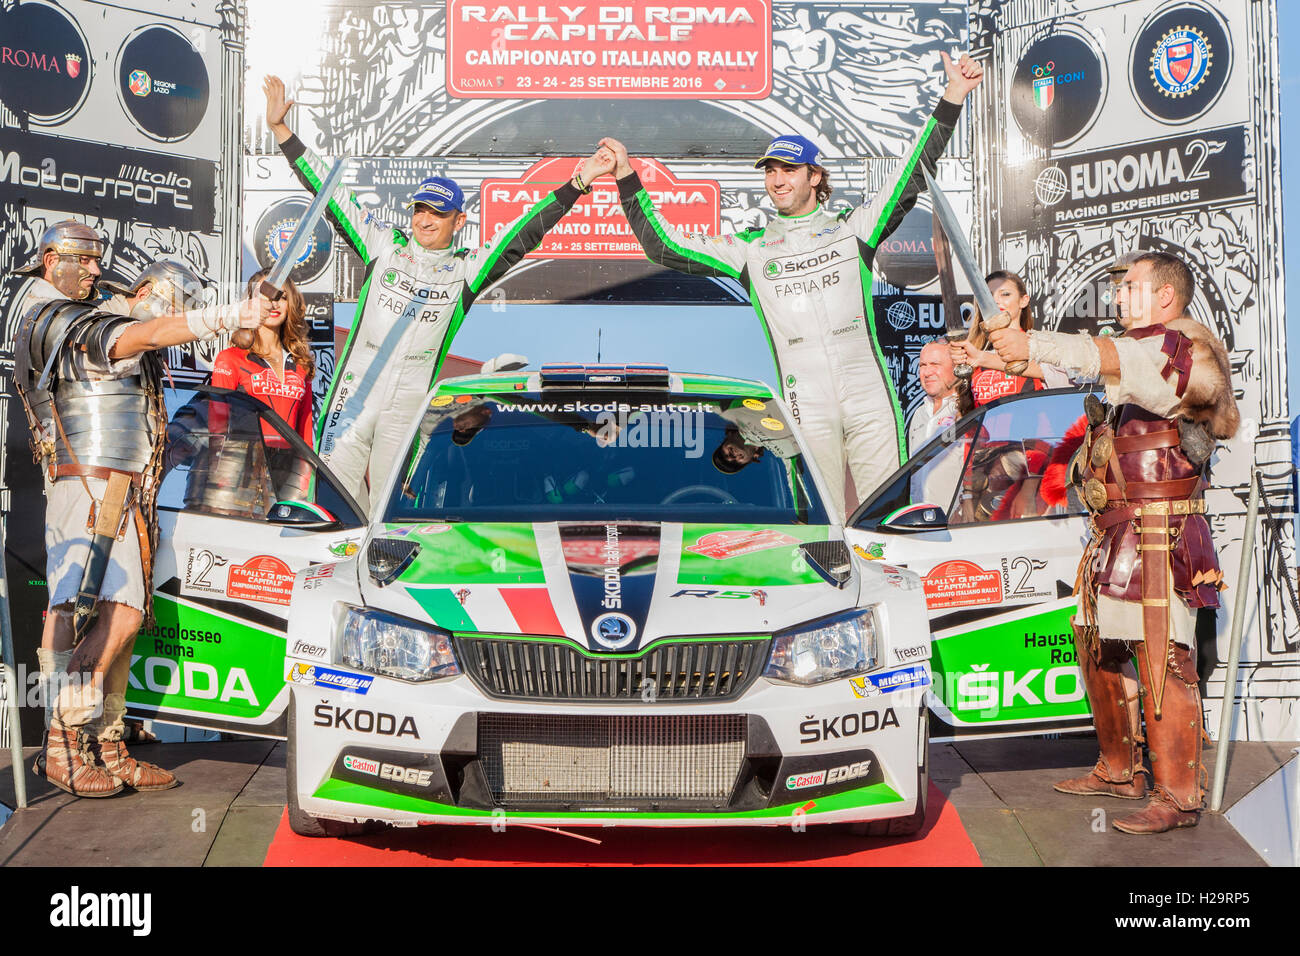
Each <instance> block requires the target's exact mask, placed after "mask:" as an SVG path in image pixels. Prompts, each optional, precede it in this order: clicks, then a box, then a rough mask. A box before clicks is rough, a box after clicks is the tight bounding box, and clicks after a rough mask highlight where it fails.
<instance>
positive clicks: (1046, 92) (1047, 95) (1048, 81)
mask: <svg viewBox="0 0 1300 956" xmlns="http://www.w3.org/2000/svg"><path fill="white" fill-rule="evenodd" d="M1055 97H1056V78H1055V77H1053V76H1045V77H1043V78H1042V79H1041V80H1034V105H1035V106H1037V107H1038V108H1039V109H1040V110H1044V111H1045V110H1046V109H1047V108H1048V107H1049V106H1051V105H1052V100H1053V99H1054V98H1055Z"/></svg>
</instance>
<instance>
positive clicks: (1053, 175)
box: [1034, 166, 1070, 206]
mask: <svg viewBox="0 0 1300 956" xmlns="http://www.w3.org/2000/svg"><path fill="white" fill-rule="evenodd" d="M1069 191H1070V183H1069V181H1068V180H1066V178H1065V170H1063V169H1061V167H1060V166H1048V167H1047V168H1046V169H1044V170H1043V171H1042V172H1041V173H1039V174H1038V176H1037V177H1036V178H1035V179H1034V196H1035V197H1037V199H1038V201H1039V202H1040V203H1042V204H1043V205H1044V206H1055V205H1056V204H1057V203H1058V202H1060V201H1061V200H1062V199H1064V198H1065V194H1066V193H1068V192H1069Z"/></svg>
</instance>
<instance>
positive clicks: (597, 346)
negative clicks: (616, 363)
mask: <svg viewBox="0 0 1300 956" xmlns="http://www.w3.org/2000/svg"><path fill="white" fill-rule="evenodd" d="M596 364H597V365H599V364H600V328H599V326H598V327H597V328H596Z"/></svg>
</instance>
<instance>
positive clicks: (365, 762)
mask: <svg viewBox="0 0 1300 956" xmlns="http://www.w3.org/2000/svg"><path fill="white" fill-rule="evenodd" d="M343 766H344V767H346V768H347V769H348V770H352V771H354V772H356V773H368V774H370V776H372V777H377V776H379V761H378V760H370V759H368V758H366V757H355V756H353V755H352V754H348V755H347V756H345V757H344V758H343Z"/></svg>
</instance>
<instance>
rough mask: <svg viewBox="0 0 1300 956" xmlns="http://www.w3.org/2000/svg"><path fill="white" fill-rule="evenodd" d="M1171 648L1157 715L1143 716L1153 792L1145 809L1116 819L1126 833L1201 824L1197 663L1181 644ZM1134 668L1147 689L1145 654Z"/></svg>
mask: <svg viewBox="0 0 1300 956" xmlns="http://www.w3.org/2000/svg"><path fill="white" fill-rule="evenodd" d="M1169 647H1170V654H1169V658H1170V660H1169V670H1168V679H1167V680H1166V681H1165V697H1164V701H1163V702H1162V707H1161V711H1160V717H1158V718H1157V717H1154V716H1152V713H1151V712H1152V711H1153V710H1154V708H1148V714H1147V747H1148V750H1149V752H1150V755H1151V772H1152V775H1153V776H1154V778H1155V789H1154V792H1153V793H1152V794H1151V801H1150V802H1149V803H1148V804H1147V805H1146V806H1145V807H1143V808H1142V809H1141V810H1139V811H1138V812H1137V813H1132V814H1129V815H1128V816H1126V817H1124V818H1122V819H1120V820H1116V821H1115V829H1116V830H1122V831H1123V832H1125V833H1164V832H1165V831H1166V830H1175V829H1178V828H1180V827H1194V826H1196V824H1197V823H1198V822H1199V821H1200V814H1201V800H1202V797H1203V796H1204V793H1205V789H1204V784H1205V770H1204V768H1203V767H1202V766H1201V735H1202V729H1201V721H1202V716H1201V694H1200V690H1199V689H1198V687H1197V683H1196V680H1197V678H1196V660H1195V657H1194V656H1193V655H1192V653H1191V652H1190V651H1189V650H1188V649H1187V648H1185V647H1182V646H1181V645H1178V644H1174V643H1173V642H1170V645H1169ZM1138 664H1139V667H1140V668H1141V670H1142V683H1143V686H1144V687H1149V686H1150V683H1149V678H1150V675H1149V674H1148V673H1147V663H1146V655H1145V654H1138ZM1150 699H1151V698H1150V692H1149V691H1148V695H1147V700H1150Z"/></svg>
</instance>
